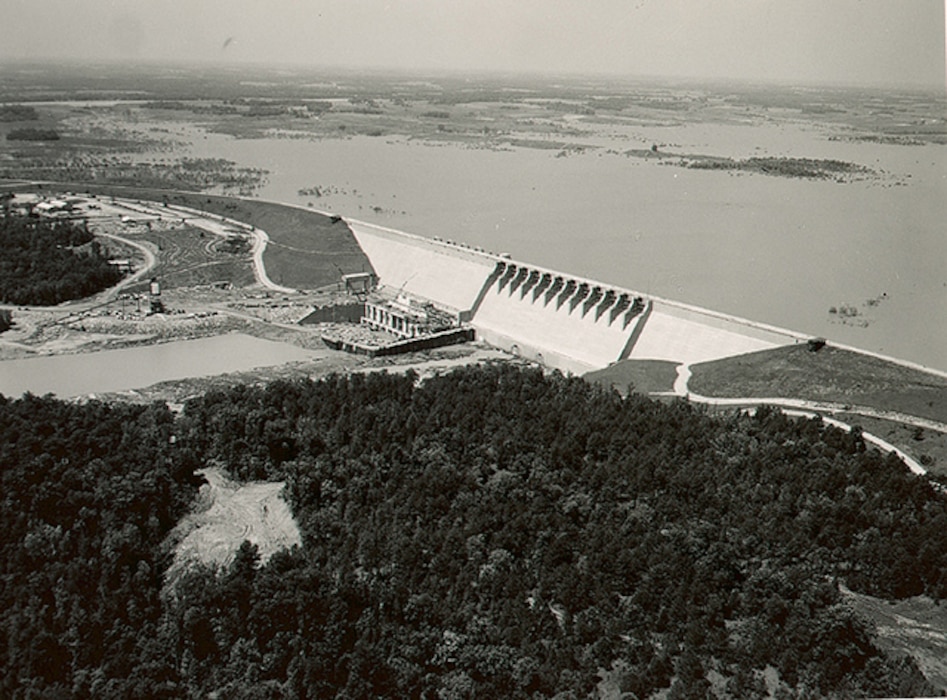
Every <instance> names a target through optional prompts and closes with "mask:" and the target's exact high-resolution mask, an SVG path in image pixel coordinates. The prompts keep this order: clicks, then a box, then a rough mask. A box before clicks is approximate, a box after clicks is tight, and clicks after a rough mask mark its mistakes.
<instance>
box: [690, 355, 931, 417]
mask: <svg viewBox="0 0 947 700" xmlns="http://www.w3.org/2000/svg"><path fill="white" fill-rule="evenodd" d="M692 369H693V376H692V378H691V380H690V384H689V387H690V389H691V391H693V392H694V393H696V394H701V395H704V396H715V397H742V396H747V397H760V398H777V397H778V398H786V397H788V398H799V399H808V400H813V401H827V402H838V403H843V404H853V405H860V406H871V407H873V408H878V409H884V410H890V411H899V412H902V413H908V414H911V415H915V416H921V417H923V418H929V419H932V420H936V421H941V422H945V423H947V379H944V378H942V377H938V376H936V375H933V374H928V373H926V372H922V371H920V370H916V369H911V368H910V367H904V366H902V365H898V364H895V363H893V362H887V361H885V360H881V359H878V358H875V357H872V356H870V355H863V354H861V353H857V352H852V351H849V350H840V349H838V348H833V347H831V346H827V347H825V348H823V349H822V350H820V351H819V352H809V350H808V349H807V348H806V346H805V345H791V346H786V347H780V348H774V349H772V350H763V351H760V352H755V353H750V354H748V355H740V356H738V357H730V358H726V359H723V360H716V361H713V362H706V363H703V364H699V365H695V366H694V367H693V368H692Z"/></svg>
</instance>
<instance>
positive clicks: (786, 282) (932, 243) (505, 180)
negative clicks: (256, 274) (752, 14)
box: [190, 121, 947, 370]
mask: <svg viewBox="0 0 947 700" xmlns="http://www.w3.org/2000/svg"><path fill="white" fill-rule="evenodd" d="M829 135H830V134H829V133H827V132H826V131H824V130H822V129H819V128H815V127H811V126H808V125H806V124H802V123H798V122H795V123H793V122H775V121H774V122H760V123H754V124H750V125H732V124H730V125H727V124H713V123H702V124H693V125H675V126H647V127H635V128H630V127H628V128H625V129H621V128H619V127H609V131H608V133H607V134H606V133H604V132H602V134H601V135H597V136H595V137H582V138H581V139H579V140H580V141H581V142H583V143H587V144H588V143H591V144H592V145H594V146H596V147H597V148H595V149H592V150H589V151H586V152H584V153H580V154H576V155H570V156H568V157H556V155H557V152H556V151H555V150H540V149H525V148H515V149H511V150H486V149H477V148H470V147H466V146H463V145H460V144H430V143H428V144H425V143H423V142H420V141H411V140H408V139H406V138H403V137H389V136H386V137H368V136H356V137H352V138H346V139H327V140H305V139H280V138H263V139H259V138H257V139H234V138H231V137H229V136H223V135H219V134H206V137H205V136H204V135H202V136H201V137H200V138H199V139H195V140H194V141H193V143H192V146H191V150H190V153H191V154H192V155H195V156H199V157H221V158H228V159H231V160H233V161H236V162H237V163H238V164H239V165H242V166H249V167H261V168H266V169H267V170H269V171H270V174H269V181H268V183H267V184H266V186H265V187H264V188H263V189H262V190H261V192H260V196H261V197H263V198H266V199H274V200H280V201H285V202H291V203H295V204H307V203H309V202H311V203H312V204H313V206H314V207H315V208H317V209H322V210H329V211H333V212H337V213H340V214H343V215H346V216H350V217H352V218H359V219H364V220H366V221H371V222H374V223H380V224H383V225H387V226H391V227H393V228H398V229H402V230H405V231H409V232H412V233H418V234H421V235H426V236H442V237H444V238H447V239H451V240H456V241H464V242H466V243H469V244H471V245H476V246H483V247H484V248H486V249H488V250H493V251H495V252H501V251H502V252H509V253H510V254H512V255H513V256H514V257H516V258H520V259H522V260H525V261H528V262H532V263H534V264H536V265H541V266H545V267H549V268H552V269H558V270H562V271H567V272H571V273H573V274H576V275H582V276H586V277H590V278H593V279H597V280H600V281H603V282H608V283H612V284H616V285H621V286H624V287H629V288H631V289H634V290H637V291H641V292H644V293H650V294H654V295H657V296H664V297H668V298H671V299H676V300H680V301H684V302H688V303H693V304H697V305H700V306H704V307H707V308H710V309H714V310H718V311H723V312H727V313H732V314H735V315H738V316H743V317H746V318H749V319H753V320H757V321H762V322H766V323H770V324H774V325H777V326H782V327H785V328H788V329H791V330H795V331H800V332H803V333H808V334H812V335H824V336H826V337H828V338H829V339H830V340H835V341H837V342H841V343H847V344H851V345H855V346H857V347H861V348H864V349H867V350H872V351H876V352H882V353H885V354H888V355H892V356H895V357H900V358H903V359H906V360H911V361H914V362H919V363H922V364H926V365H929V366H932V367H936V368H938V369H941V370H947V231H945V222H947V146H940V145H911V146H908V145H886V144H880V143H873V142H850V141H844V140H838V141H836V140H829ZM651 143H662V144H664V143H667V144H674V146H673V150H674V151H675V152H678V153H699V154H707V155H721V156H730V157H734V158H745V157H750V156H754V155H767V156H792V157H808V158H820V159H822V158H831V159H839V160H845V161H850V162H854V163H858V164H861V165H865V166H868V167H870V168H872V169H874V170H876V171H878V172H879V173H880V177H878V178H876V179H871V180H866V181H860V182H850V183H845V184H841V183H837V182H834V181H824V180H802V179H790V178H782V177H769V176H765V175H759V174H747V173H743V174H735V173H729V172H722V171H701V170H688V169H684V168H679V167H674V166H671V165H666V164H661V163H659V162H657V161H652V160H641V159H636V158H630V157H627V156H623V155H618V154H614V153H608V152H606V147H607V148H614V149H617V150H627V149H632V148H646V147H648V146H649V145H650V144H651ZM327 185H331V186H334V187H335V188H336V189H337V190H338V193H335V194H331V195H329V196H323V197H321V198H315V199H313V198H311V197H300V196H299V195H298V194H297V191H298V190H299V189H300V188H305V187H312V186H321V187H325V186H327ZM376 207H377V208H378V209H377V210H376ZM869 300H876V301H875V302H873V303H871V304H869V303H868V302H869ZM843 305H845V306H849V307H851V308H855V309H857V310H858V317H857V318H855V319H849V320H848V321H847V322H843V320H842V319H840V317H839V316H838V315H837V314H835V315H833V314H831V313H830V312H829V309H830V308H831V307H837V308H838V307H841V306H843Z"/></svg>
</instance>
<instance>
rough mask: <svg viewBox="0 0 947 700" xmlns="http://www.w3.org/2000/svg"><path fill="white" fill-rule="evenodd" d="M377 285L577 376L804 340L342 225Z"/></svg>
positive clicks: (451, 247)
mask: <svg viewBox="0 0 947 700" xmlns="http://www.w3.org/2000/svg"><path fill="white" fill-rule="evenodd" d="M348 224H349V226H350V227H351V229H352V231H353V233H354V234H355V237H356V240H357V241H358V243H359V245H360V246H361V247H362V250H363V251H364V252H365V254H366V255H367V256H368V258H369V260H370V261H371V263H372V267H373V268H374V269H375V271H376V272H377V273H378V276H379V280H380V283H381V284H382V285H384V286H385V287H388V288H392V289H395V290H398V289H404V290H405V291H407V292H408V293H410V294H412V295H416V296H419V297H423V298H425V299H429V300H431V301H433V302H435V303H437V304H441V305H444V306H449V307H452V308H454V309H457V310H458V311H460V312H461V317H462V318H463V319H464V320H465V321H469V323H470V325H472V326H473V327H474V328H475V329H476V331H477V337H478V338H481V339H483V340H485V341H486V342H488V343H490V344H492V345H495V346H497V347H500V348H502V349H504V350H508V351H511V352H513V353H515V354H517V355H520V356H523V357H527V358H529V359H533V360H536V361H538V362H541V363H542V364H544V365H546V366H547V367H555V368H558V369H561V370H563V371H568V372H573V373H575V374H580V373H584V372H587V371H589V370H592V369H600V368H602V367H605V366H607V365H609V364H611V363H613V362H617V361H618V360H623V359H627V358H631V359H642V360H643V359H648V360H670V361H672V362H691V363H696V362H705V361H708V360H714V359H719V358H722V357H730V356H733V355H741V354H745V353H749V352H755V351H757V350H764V349H767V348H771V347H776V346H778V345H787V344H792V343H796V342H801V341H803V340H805V337H804V336H802V335H800V334H796V333H792V332H790V331H786V330H783V329H779V328H774V327H772V326H767V325H765V324H759V323H754V322H751V321H747V320H745V319H740V318H736V317H733V316H728V315H726V314H720V313H716V312H713V311H708V310H706V309H701V308H698V307H695V306H689V305H687V304H681V303H678V302H674V301H669V300H666V299H659V298H648V297H645V296H644V295H642V294H639V293H638V292H635V291H633V290H630V289H625V288H621V287H616V286H613V285H607V284H603V283H601V282H596V281H594V280H588V279H583V278H579V277H574V276H572V275H568V274H564V273H560V272H556V271H553V270H546V269H543V268H539V267H536V266H534V265H528V264H525V263H521V262H518V261H515V260H510V259H508V258H504V257H500V256H495V255H491V254H489V253H484V252H478V251H475V250H471V249H470V248H466V247H463V246H458V245H455V244H449V243H446V242H443V241H434V240H430V239H427V238H423V237H421V236H414V235H411V234H406V233H402V232H400V231H395V230H393V229H386V228H384V227H381V226H375V225H373V224H366V223H362V222H358V221H348Z"/></svg>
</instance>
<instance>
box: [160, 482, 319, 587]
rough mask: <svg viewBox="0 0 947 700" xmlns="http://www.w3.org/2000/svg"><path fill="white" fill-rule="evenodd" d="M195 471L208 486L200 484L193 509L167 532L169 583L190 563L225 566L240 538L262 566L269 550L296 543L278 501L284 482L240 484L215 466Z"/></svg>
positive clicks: (292, 523) (289, 516) (292, 522)
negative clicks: (170, 547) (170, 561)
mask: <svg viewBox="0 0 947 700" xmlns="http://www.w3.org/2000/svg"><path fill="white" fill-rule="evenodd" d="M200 473H201V474H203V476H204V478H205V479H207V483H206V484H205V485H203V486H201V490H200V493H199V494H198V497H197V503H196V507H195V509H194V511H193V512H192V513H190V514H188V515H187V516H185V517H184V518H183V519H182V520H181V522H180V523H178V525H177V527H175V528H174V530H173V531H172V533H171V538H172V541H175V542H177V545H176V547H175V552H174V564H173V565H172V567H171V570H170V572H169V575H168V579H169V580H174V579H175V578H176V577H177V574H179V573H180V572H181V571H182V570H183V569H184V568H185V567H187V566H188V565H190V564H191V563H194V562H200V563H203V564H208V565H210V566H218V567H225V566H227V565H229V564H230V562H231V561H233V558H234V555H235V554H236V552H237V550H238V549H239V548H240V545H241V544H242V543H243V541H244V540H249V541H250V542H252V543H253V544H255V545H257V547H258V548H259V552H260V559H261V561H264V562H265V561H266V560H267V559H269V557H270V556H271V555H272V554H273V553H274V552H276V551H278V550H280V549H284V548H288V547H291V546H292V545H294V544H300V543H301V540H300V535H299V528H298V527H297V525H296V521H295V520H293V514H292V513H291V512H290V510H289V505H288V504H287V503H286V501H284V500H283V497H282V489H283V482H281V481H274V482H250V483H246V484H241V483H238V482H235V481H231V480H230V479H228V478H227V477H226V476H225V475H224V473H223V472H222V471H220V469H217V468H215V467H208V468H206V469H204V470H203V471H201V472H200Z"/></svg>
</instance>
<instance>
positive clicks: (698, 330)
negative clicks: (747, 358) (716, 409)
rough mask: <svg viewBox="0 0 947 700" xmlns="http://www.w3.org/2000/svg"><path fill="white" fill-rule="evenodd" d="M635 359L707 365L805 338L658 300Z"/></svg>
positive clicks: (639, 343)
mask: <svg viewBox="0 0 947 700" xmlns="http://www.w3.org/2000/svg"><path fill="white" fill-rule="evenodd" d="M653 303H654V309H653V311H652V313H651V314H650V316H649V318H648V322H647V324H645V326H644V328H643V330H642V333H641V336H640V337H639V338H638V340H637V341H636V342H635V344H634V347H633V348H632V349H631V352H630V354H629V357H630V358H631V359H633V360H670V361H672V362H690V363H696V362H707V361H710V360H717V359H720V358H723V357H732V356H733V355H743V354H746V353H748V352H756V351H757V350H766V349H768V348H774V347H777V346H780V345H789V344H792V343H796V342H799V341H800V340H802V336H800V335H798V334H793V333H790V332H789V331H782V330H780V329H775V328H771V327H769V326H765V325H763V324H756V323H752V322H750V321H746V320H744V319H739V318H735V317H731V316H726V315H724V314H716V313H714V312H709V311H705V310H703V309H697V308H696V307H690V306H686V305H683V304H676V303H674V302H668V301H665V300H655V301H654V302H653Z"/></svg>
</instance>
